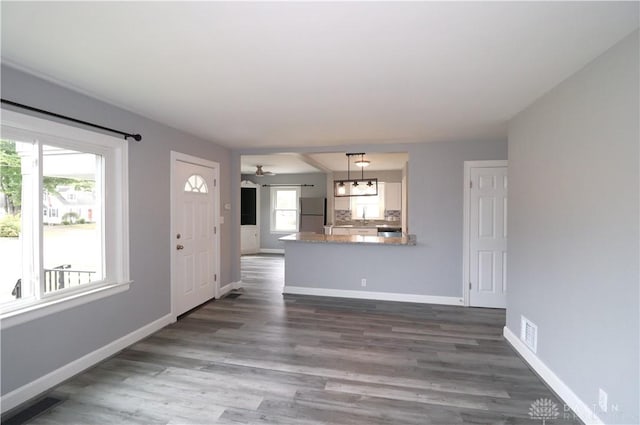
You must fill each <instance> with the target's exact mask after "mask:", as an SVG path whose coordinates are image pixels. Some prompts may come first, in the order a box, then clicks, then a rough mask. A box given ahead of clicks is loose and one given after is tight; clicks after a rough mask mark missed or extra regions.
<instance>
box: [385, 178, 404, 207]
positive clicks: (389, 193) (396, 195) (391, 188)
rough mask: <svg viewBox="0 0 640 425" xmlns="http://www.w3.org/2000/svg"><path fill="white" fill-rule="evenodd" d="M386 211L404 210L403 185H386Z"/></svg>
mask: <svg viewBox="0 0 640 425" xmlns="http://www.w3.org/2000/svg"><path fill="white" fill-rule="evenodd" d="M384 209H385V210H396V211H401V210H402V183H385V184H384Z"/></svg>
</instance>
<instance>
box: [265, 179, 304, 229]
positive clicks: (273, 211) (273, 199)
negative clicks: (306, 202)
mask: <svg viewBox="0 0 640 425" xmlns="http://www.w3.org/2000/svg"><path fill="white" fill-rule="evenodd" d="M270 189H271V190H270V192H269V197H270V198H271V211H270V213H271V214H270V216H271V224H270V229H269V230H270V231H271V234H284V235H289V234H291V233H297V232H298V231H299V230H300V193H301V190H300V186H277V187H271V188H270ZM279 190H294V191H295V192H296V210H295V211H296V229H295V230H278V229H276V196H275V193H276V192H277V191H279ZM287 211H293V210H287Z"/></svg>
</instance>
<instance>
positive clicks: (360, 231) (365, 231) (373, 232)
mask: <svg viewBox="0 0 640 425" xmlns="http://www.w3.org/2000/svg"><path fill="white" fill-rule="evenodd" d="M349 233H350V234H351V235H360V236H378V229H376V228H375V227H370V228H358V227H355V228H352V229H349Z"/></svg>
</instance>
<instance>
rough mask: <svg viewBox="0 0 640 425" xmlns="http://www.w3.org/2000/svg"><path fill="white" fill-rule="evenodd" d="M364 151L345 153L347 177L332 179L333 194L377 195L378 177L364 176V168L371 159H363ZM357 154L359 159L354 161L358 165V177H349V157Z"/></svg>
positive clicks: (338, 195) (337, 195)
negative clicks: (366, 177) (344, 178)
mask: <svg viewBox="0 0 640 425" xmlns="http://www.w3.org/2000/svg"><path fill="white" fill-rule="evenodd" d="M364 155H365V153H364V152H358V153H347V154H346V156H347V179H346V180H334V181H333V193H334V196H336V197H338V198H340V197H351V196H376V195H378V179H377V178H369V179H365V178H364V168H365V167H368V166H369V165H370V164H371V161H368V160H365V159H364ZM353 156H356V157H357V156H359V157H360V159H358V160H357V161H355V162H354V163H355V164H356V165H357V166H358V167H360V178H359V179H358V178H356V179H352V178H351V157H353Z"/></svg>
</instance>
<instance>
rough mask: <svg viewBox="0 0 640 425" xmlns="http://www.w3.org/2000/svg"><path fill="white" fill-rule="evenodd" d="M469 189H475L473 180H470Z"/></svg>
mask: <svg viewBox="0 0 640 425" xmlns="http://www.w3.org/2000/svg"><path fill="white" fill-rule="evenodd" d="M469 189H473V180H469Z"/></svg>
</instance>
